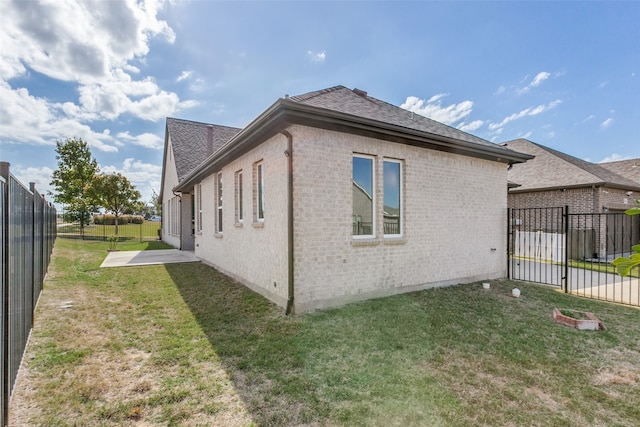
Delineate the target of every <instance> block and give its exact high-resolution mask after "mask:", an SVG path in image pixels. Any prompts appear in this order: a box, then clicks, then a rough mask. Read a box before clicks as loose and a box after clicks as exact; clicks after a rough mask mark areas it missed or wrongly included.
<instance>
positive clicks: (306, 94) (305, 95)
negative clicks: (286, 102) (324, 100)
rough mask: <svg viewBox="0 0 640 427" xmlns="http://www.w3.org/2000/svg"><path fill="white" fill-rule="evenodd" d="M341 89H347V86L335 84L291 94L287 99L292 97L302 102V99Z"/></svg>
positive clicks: (306, 99)
mask: <svg viewBox="0 0 640 427" xmlns="http://www.w3.org/2000/svg"><path fill="white" fill-rule="evenodd" d="M341 89H349V88H347V87H345V86H343V85H337V86H332V87H328V88H325V89H320V90H314V91H312V92H307V93H302V94H300V95H294V96H291V97H290V98H289V99H292V100H294V101H297V102H303V101H308V100H309V99H312V98H315V97H318V96H320V95H324V94H325V93H330V92H335V91H337V90H341Z"/></svg>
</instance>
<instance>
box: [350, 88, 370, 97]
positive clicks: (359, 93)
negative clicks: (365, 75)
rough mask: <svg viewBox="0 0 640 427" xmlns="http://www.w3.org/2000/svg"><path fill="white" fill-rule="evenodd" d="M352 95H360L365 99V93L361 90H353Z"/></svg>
mask: <svg viewBox="0 0 640 427" xmlns="http://www.w3.org/2000/svg"><path fill="white" fill-rule="evenodd" d="M353 93H355V94H356V95H360V96H361V97H363V98H366V97H367V92H366V91H364V90H362V89H358V88H356V89H353Z"/></svg>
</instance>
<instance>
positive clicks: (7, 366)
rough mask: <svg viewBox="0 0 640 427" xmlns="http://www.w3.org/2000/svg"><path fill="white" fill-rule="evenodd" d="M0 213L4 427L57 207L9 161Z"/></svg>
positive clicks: (0, 186) (0, 172)
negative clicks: (21, 179) (21, 178)
mask: <svg viewBox="0 0 640 427" xmlns="http://www.w3.org/2000/svg"><path fill="white" fill-rule="evenodd" d="M0 216H1V218H0V236H1V239H2V244H1V245H0V258H2V277H1V279H0V280H1V282H2V294H1V295H0V298H1V304H0V305H1V307H2V318H1V319H0V331H1V333H2V349H1V350H0V361H1V364H2V370H1V373H0V384H1V389H0V394H1V399H0V415H1V418H0V425H1V426H4V425H5V424H6V423H7V416H8V413H7V411H8V407H9V399H10V397H11V393H12V391H13V386H14V384H15V380H16V376H17V374H18V369H19V368H20V363H21V362H22V355H23V354H24V350H25V348H26V346H27V341H28V339H29V333H30V332H31V328H32V327H33V313H34V311H35V308H36V305H37V303H38V298H39V297H40V293H41V291H42V283H43V281H44V276H45V274H46V272H47V268H48V266H49V260H50V259H51V252H52V250H53V243H54V241H55V238H56V209H55V207H54V206H53V205H52V204H50V203H48V202H47V201H45V199H44V197H43V196H42V195H41V194H40V193H38V191H37V190H36V188H35V185H34V184H33V183H31V184H30V188H26V187H25V186H24V185H22V184H21V183H20V182H19V181H18V180H17V179H16V178H15V177H14V176H13V175H11V173H10V171H9V163H6V162H0Z"/></svg>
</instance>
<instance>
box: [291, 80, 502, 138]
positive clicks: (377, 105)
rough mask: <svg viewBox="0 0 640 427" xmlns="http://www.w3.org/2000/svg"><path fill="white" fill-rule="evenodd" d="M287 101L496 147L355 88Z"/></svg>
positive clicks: (302, 96)
mask: <svg viewBox="0 0 640 427" xmlns="http://www.w3.org/2000/svg"><path fill="white" fill-rule="evenodd" d="M289 99H291V100H293V101H296V102H299V103H301V104H306V105H313V106H316V107H320V108H326V109H328V110H333V111H339V112H342V113H347V114H352V115H354V116H358V117H364V118H368V119H371V120H377V121H380V122H384V123H390V124H394V125H397V126H402V127H405V128H407V129H414V130H419V131H422V132H428V133H430V134H434V135H442V136H447V137H450V138H455V139H459V140H462V141H466V142H471V143H475V144H480V145H483V146H487V147H496V144H493V143H492V142H489V141H487V140H485V139H482V138H479V137H477V136H475V135H471V134H469V133H466V132H463V131H461V130H459V129H456V128H453V127H451V126H447V125H445V124H443V123H440V122H437V121H435V120H431V119H429V118H426V117H423V116H421V115H419V114H416V113H413V112H411V111H408V110H405V109H403V108H400V107H398V106H395V105H392V104H389V103H387V102H384V101H381V100H379V99H376V98H374V97H371V96H369V95H367V93H366V92H364V91H362V90H359V89H353V90H351V89H349V88H346V87H344V86H334V87H331V88H327V89H323V90H318V91H314V92H309V93H305V94H302V95H296V96H292V97H290V98H289Z"/></svg>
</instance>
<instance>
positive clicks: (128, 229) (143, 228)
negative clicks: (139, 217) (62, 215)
mask: <svg viewBox="0 0 640 427" xmlns="http://www.w3.org/2000/svg"><path fill="white" fill-rule="evenodd" d="M159 229H160V222H152V221H145V222H144V223H142V224H120V225H118V236H119V237H120V238H121V239H157V238H158V230H159ZM57 231H58V234H60V235H77V236H80V235H81V234H80V233H81V230H80V224H79V223H69V224H62V225H59V226H58V230H57ZM115 231H116V226H115V225H104V224H97V225H96V224H90V225H86V226H85V227H84V231H83V233H84V236H85V238H91V237H96V238H100V239H105V238H108V237H109V236H113V235H114V234H115Z"/></svg>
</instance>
